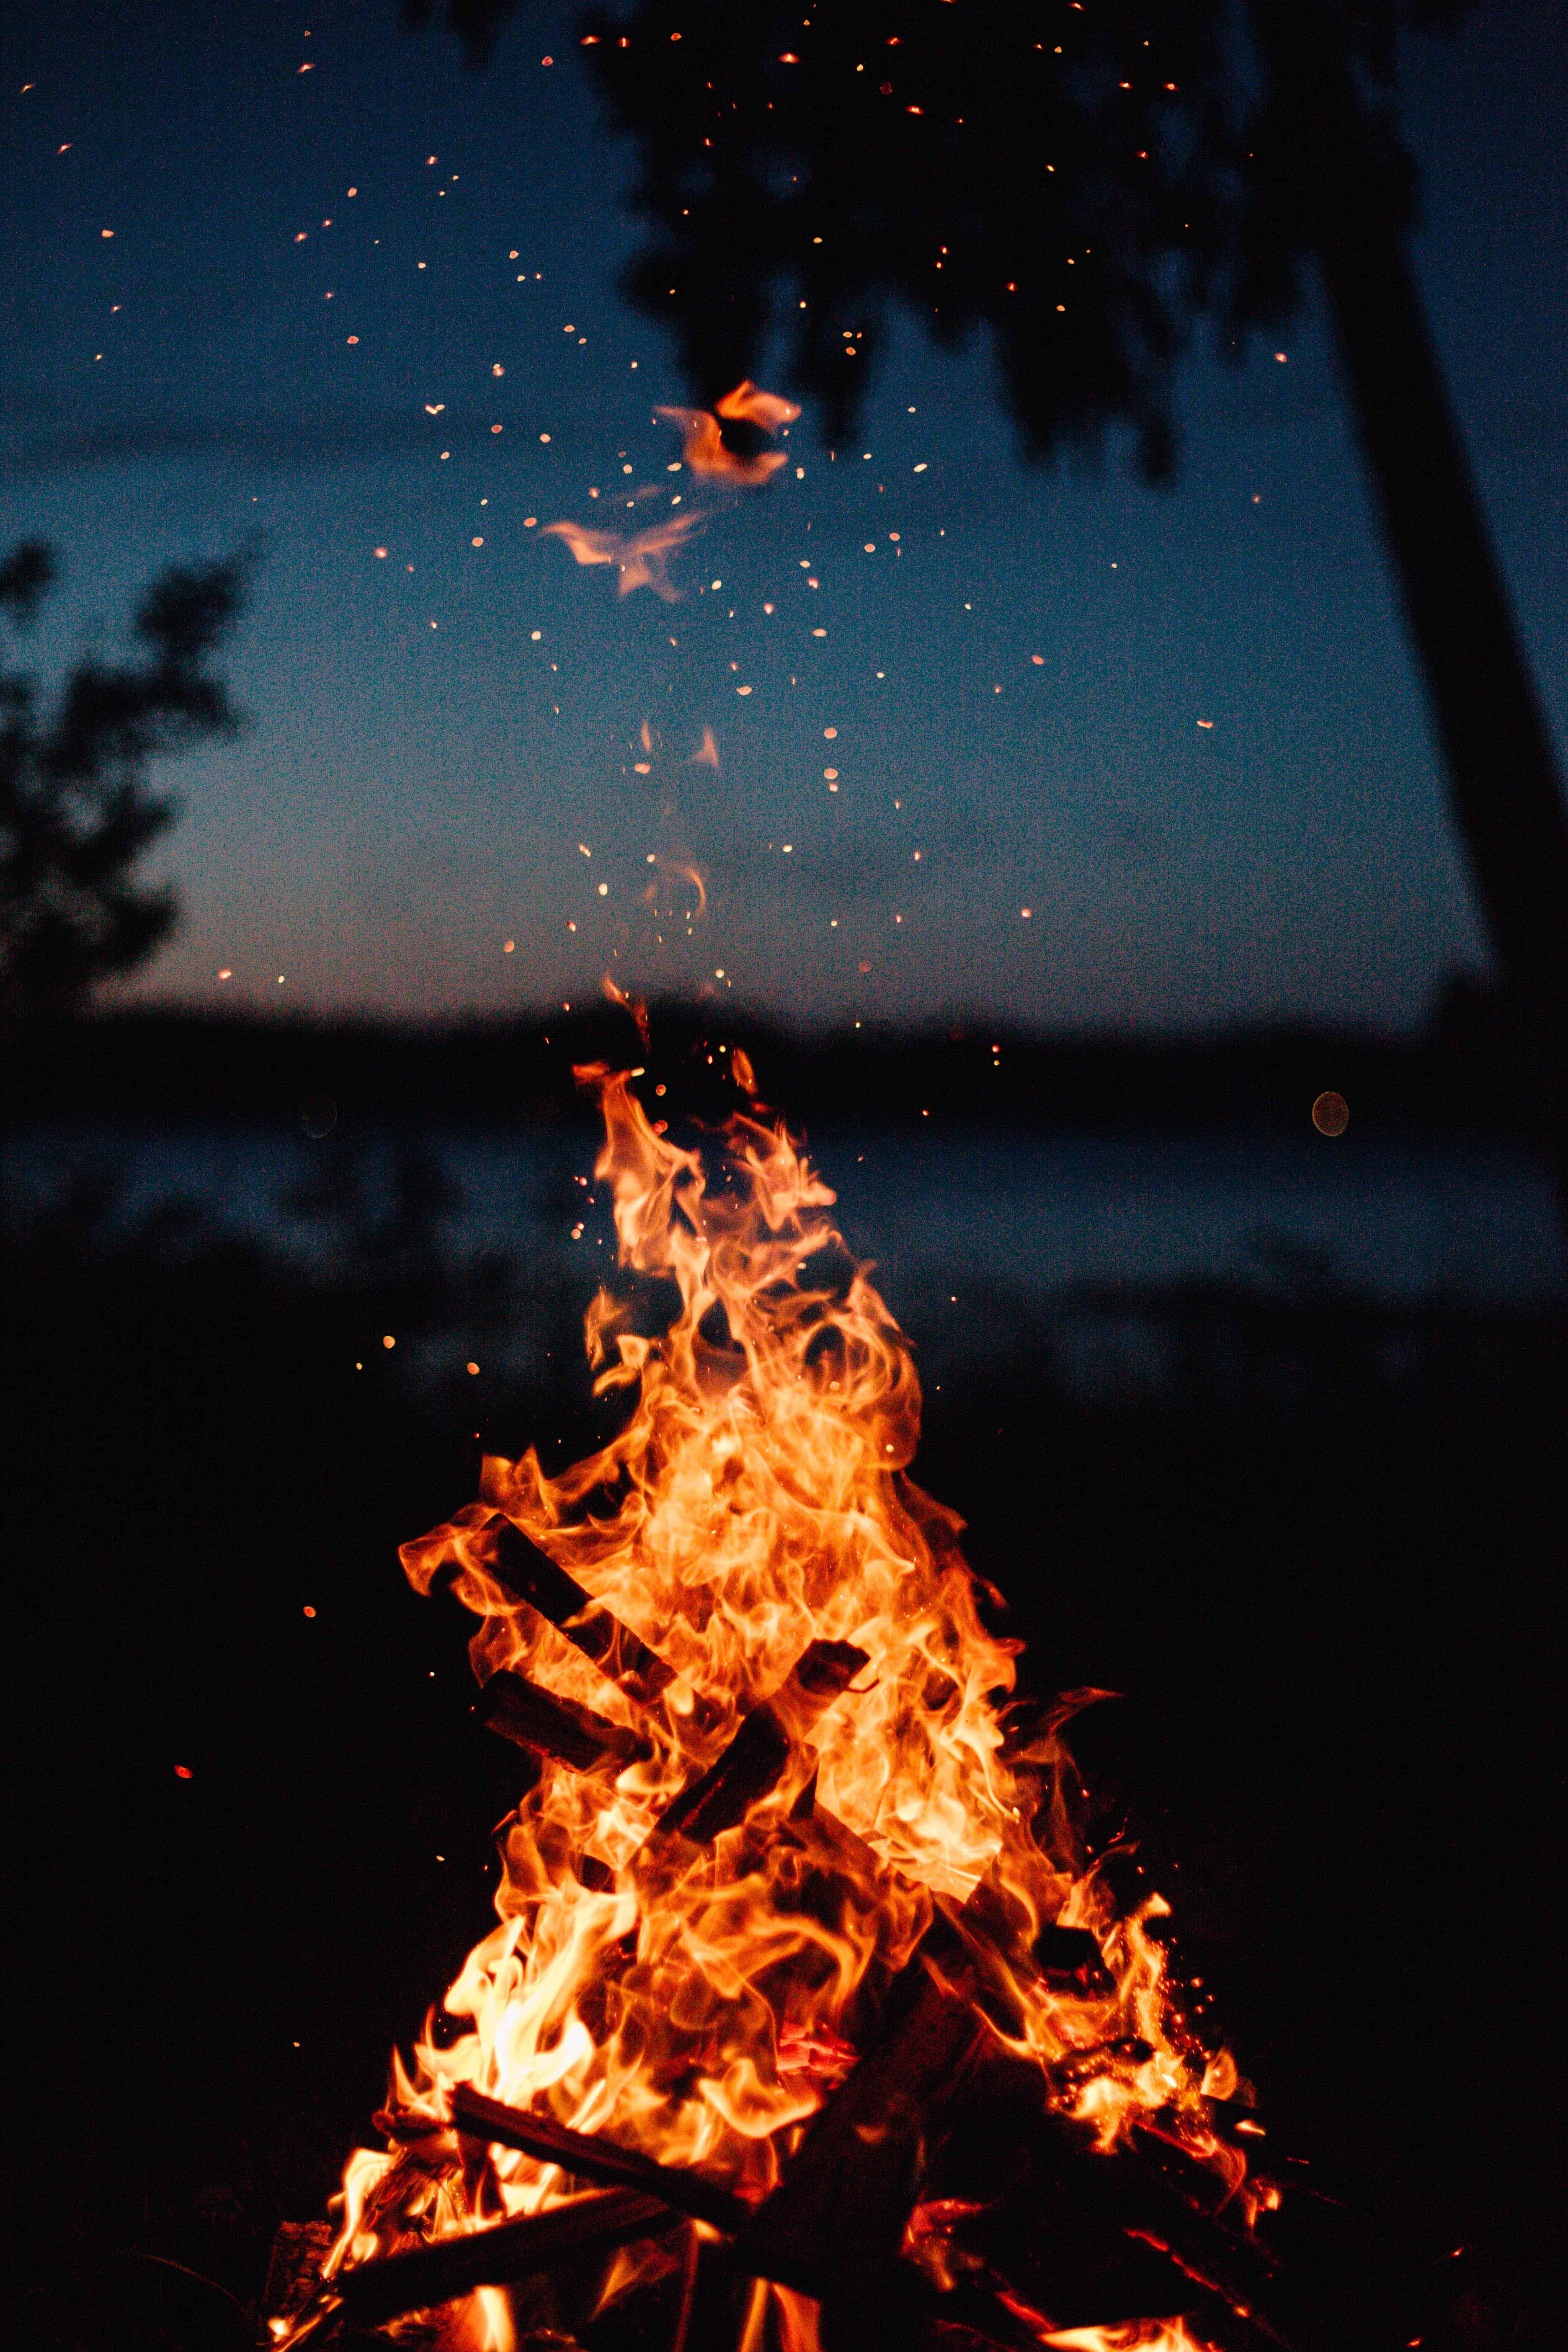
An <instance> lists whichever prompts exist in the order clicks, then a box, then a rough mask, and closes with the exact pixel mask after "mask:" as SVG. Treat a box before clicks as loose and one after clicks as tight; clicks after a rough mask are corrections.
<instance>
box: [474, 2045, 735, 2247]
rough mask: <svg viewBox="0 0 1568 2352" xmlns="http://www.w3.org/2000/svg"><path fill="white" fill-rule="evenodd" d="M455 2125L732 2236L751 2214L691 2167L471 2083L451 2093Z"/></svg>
mask: <svg viewBox="0 0 1568 2352" xmlns="http://www.w3.org/2000/svg"><path fill="white" fill-rule="evenodd" d="M451 2107H452V2121H453V2123H454V2124H455V2125H456V2126H457V2128H458V2131H460V2132H465V2133H467V2134H468V2136H469V2137H472V2138H474V2139H482V2140H485V2141H486V2142H488V2143H489V2144H490V2145H492V2146H495V2147H515V2148H521V2151H522V2153H523V2154H524V2155H525V2156H532V2157H537V2158H539V2159H540V2161H541V2162H542V2163H545V2164H558V2165H559V2166H560V2167H561V2168H562V2170H563V2172H571V2173H574V2174H575V2175H576V2176H577V2178H578V2179H580V2180H594V2181H597V2182H599V2183H600V2184H601V2185H602V2186H604V2187H606V2188H613V2189H638V2190H640V2191H641V2192H642V2193H643V2194H644V2195H646V2196H649V2197H658V2198H659V2199H661V2200H662V2201H663V2202H664V2203H665V2204H666V2205H667V2206H668V2208H669V2210H671V2212H674V2213H684V2214H686V2215H687V2217H688V2218H689V2220H691V2221H706V2222H708V2223H709V2224H710V2226H711V2227H712V2228H713V2229H715V2230H722V2231H724V2232H725V2233H726V2234H727V2235H729V2236H731V2237H732V2236H733V2235H734V2233H735V2231H737V2230H738V2229H739V2228H740V2226H741V2224H742V2221H745V2219H746V2217H747V2215H748V2214H749V2213H750V2212H751V2210H752V2209H751V2207H750V2206H749V2205H747V2204H746V2203H745V2201H744V2200H743V2199H742V2198H739V2197H734V2196H731V2193H730V2191H729V2190H728V2189H723V2188H721V2187H720V2186H719V2184H718V2183H717V2182H716V2181H712V2180H707V2179H704V2178H703V2177H702V2175H701V2174H700V2172H693V2171H692V2170H691V2169H690V2168H689V2167H688V2166H684V2165H675V2164H658V2163H657V2162H656V2161H655V2159H654V2158H652V2157H650V2156H642V2155H640V2154H639V2153H638V2152H637V2149H635V2148H629V2147H616V2143H615V2142H614V2140H606V2139H597V2138H595V2137H594V2136H593V2135H592V2134H591V2133H588V2132H579V2131H573V2130H571V2129H570V2128H569V2126H567V2125H565V2124H558V2123H557V2122H556V2121H555V2118H554V2117H553V2116H538V2115H523V2114H521V2113H520V2112H519V2110H518V2109H517V2108H516V2107H509V2106H506V2105H503V2103H502V2102H501V2101H500V2099H487V2098H486V2097H485V2096H484V2095H483V2093H482V2092H479V2091H476V2090H474V2089H472V2088H471V2087H470V2085H469V2084H467V2083H459V2084H458V2086H457V2088H456V2089H455V2090H454V2092H453V2093H452V2098H451Z"/></svg>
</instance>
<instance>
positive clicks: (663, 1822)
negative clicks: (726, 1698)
mask: <svg viewBox="0 0 1568 2352" xmlns="http://www.w3.org/2000/svg"><path fill="white" fill-rule="evenodd" d="M869 1663H870V1662H869V1659H868V1656H867V1654H866V1652H865V1651H864V1650H858V1649H857V1648H856V1647H855V1645H854V1643H852V1642H813V1643H811V1645H810V1647H809V1648H808V1649H807V1650H805V1651H804V1652H803V1653H802V1654H801V1656H800V1658H799V1659H798V1660H797V1661H796V1663H795V1669H794V1671H793V1673H792V1674H791V1675H790V1676H789V1678H788V1680H787V1681H786V1682H785V1683H784V1685H782V1686H781V1687H780V1688H779V1689H778V1690H776V1691H775V1692H774V1693H773V1696H772V1697H771V1698H767V1699H764V1700H763V1702H762V1704H761V1706H754V1707H753V1708H752V1711H751V1713H750V1714H749V1715H748V1716H747V1717H745V1719H744V1720H743V1722H742V1725H741V1727H740V1729H739V1730H738V1731H737V1732H736V1734H735V1736H734V1738H732V1739H731V1742H730V1745H729V1746H728V1748H726V1749H725V1750H724V1753H723V1754H722V1755H721V1757H719V1758H718V1759H716V1760H715V1761H714V1762H713V1763H712V1764H710V1766H709V1768H708V1769H707V1770H706V1771H705V1772H703V1773H701V1774H700V1775H699V1777H698V1778H697V1779H696V1780H693V1781H692V1782H691V1783H690V1784H689V1787H687V1788H685V1789H683V1790H681V1792H680V1794H679V1797H677V1798H676V1799H675V1800H674V1801H673V1802H672V1803H670V1804H669V1805H668V1806H667V1807H666V1808H665V1810H664V1811H663V1812H662V1813H661V1814H660V1816H659V1818H658V1822H656V1823H655V1826H654V1832H653V1834H654V1835H655V1837H659V1838H664V1837H673V1836H676V1835H677V1834H679V1835H680V1836H682V1837H687V1838H689V1839H690V1840H691V1841H692V1843H694V1844H696V1845H710V1844H711V1843H712V1842H713V1840H714V1839H715V1838H716V1837H720V1836H721V1835H722V1834H723V1832H725V1831H726V1830H729V1829H733V1828H734V1826H735V1824H736V1822H741V1821H743V1820H744V1819H745V1817H746V1814H747V1813H748V1812H749V1811H751V1808H752V1806H753V1805H754V1804H756V1803H757V1802H758V1801H759V1800H760V1799H761V1798H763V1797H765V1796H766V1795H767V1794H768V1793H769V1791H770V1790H773V1789H775V1788H776V1787H777V1786H778V1783H779V1782H780V1780H782V1779H783V1778H784V1771H785V1769H786V1767H787V1765H788V1763H789V1759H790V1757H791V1755H792V1753H793V1752H794V1749H795V1746H796V1744H797V1743H798V1741H799V1740H800V1739H801V1738H804V1736H805V1733H806V1732H807V1731H809V1730H810V1728H811V1727H812V1725H813V1724H814V1723H815V1722H816V1720H817V1718H818V1717H819V1716H821V1715H822V1714H823V1713H824V1712H825V1711H826V1708H828V1707H829V1706H832V1704H833V1702H834V1700H835V1699H836V1698H837V1697H838V1696H839V1694H840V1693H841V1692H842V1691H845V1690H847V1688H848V1686H849V1685H850V1684H851V1683H852V1682H853V1681H854V1679H855V1677H856V1675H858V1673H859V1672H860V1669H861V1667H862V1666H865V1665H868V1664H869Z"/></svg>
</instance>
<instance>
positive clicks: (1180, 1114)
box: [5, 981, 1529, 1137]
mask: <svg viewBox="0 0 1568 2352" xmlns="http://www.w3.org/2000/svg"><path fill="white" fill-rule="evenodd" d="M650 1037H651V1044H650V1046H649V1047H647V1048H644V1047H643V1046H642V1045H641V1043H640V1041H639V1039H638V1037H637V1032H636V1031H635V1029H634V1028H633V1026H632V1024H631V1022H630V1021H629V1020H628V1018H627V1016H626V1014H625V1013H622V1012H620V1011H618V1010H617V1009H616V1007H614V1006H611V1005H609V1004H600V1005H595V1006H594V1007H592V1008H590V1009H588V1010H586V1011H584V1012H581V1013H571V1014H567V1013H563V1014H561V1015H560V1016H559V1017H558V1018H553V1019H546V1018H540V1017H535V1016H527V1017H522V1018H519V1019H517V1020H508V1021H496V1020H479V1019H470V1020H463V1021H454V1022H451V1023H447V1024H426V1025H419V1026H415V1025H412V1024H394V1023H390V1022H373V1021H369V1020H353V1021H342V1022H328V1021H319V1020H312V1019H309V1018H278V1017H269V1016H262V1015H254V1014H244V1013H195V1012H184V1011H174V1010H166V1009H158V1008H152V1009H148V1010H135V1011H130V1012H122V1013H107V1014H101V1015H100V1016H98V1017H96V1018H94V1019H92V1020H89V1021H83V1022H80V1023H77V1024H69V1025H62V1026H60V1027H58V1028H43V1029H36V1030H30V1031H27V1032H24V1033H19V1034H13V1035H12V1036H11V1037H9V1038H8V1039H7V1040H6V1041H5V1066H6V1082H5V1091H6V1095H7V1097H8V1110H9V1116H10V1117H11V1118H12V1119H13V1120H16V1119H39V1118H43V1119H58V1118H149V1119H163V1120H167V1119H176V1120H178V1119H184V1118H201V1119H203V1120H206V1121H210V1120H218V1121H225V1120H233V1119H253V1118H286V1119H289V1120H290V1121H292V1120H293V1119H295V1118H298V1117H299V1116H300V1107H301V1104H302V1103H304V1102H306V1101H307V1100H310V1099H311V1098H315V1097H329V1098H330V1099H331V1103H332V1104H333V1106H334V1107H335V1108H336V1110H337V1111H338V1112H339V1113H340V1114H351V1113H352V1114H353V1116H355V1117H356V1118H376V1119H384V1120H390V1121H394V1122H398V1123H401V1122H403V1121H409V1122H416V1123H417V1122H426V1121H435V1122H440V1123H444V1124H459V1125H463V1126H468V1127H479V1128H486V1129H508V1128H514V1127H520V1126H532V1125H538V1124H541V1123H553V1122H554V1121H557V1120H560V1119H563V1118H570V1119H576V1118H582V1119H583V1120H584V1124H586V1125H591V1124H593V1120H592V1115H591V1113H590V1111H589V1110H588V1108H587V1106H586V1105H585V1104H584V1102H583V1099H582V1097H581V1095H580V1093H579V1091H578V1089H577V1087H575V1085H574V1080H573V1076H572V1071H573V1067H574V1065H579V1064H582V1063H585V1062H594V1061H608V1062H612V1063H615V1064H618V1065H620V1066H626V1065H627V1064H635V1063H637V1062H639V1061H643V1062H647V1065H648V1066H649V1068H650V1072H651V1071H652V1070H654V1069H655V1067H656V1066H657V1069H658V1071H659V1072H662V1073H663V1074H664V1075H666V1076H669V1077H671V1078H672V1079H673V1078H675V1077H676V1076H679V1077H680V1079H681V1081H682V1084H681V1088H680V1091H681V1094H682V1096H683V1097H687V1098H688V1099H689V1097H690V1095H691V1093H692V1091H693V1089H692V1087H691V1080H692V1079H693V1077H695V1076H699V1074H701V1075H702V1077H703V1081H704V1083H703V1084H702V1085H701V1086H700V1087H698V1089H697V1091H698V1092H705V1091H709V1090H710V1089H711V1088H712V1082H711V1081H708V1080H706V1076H705V1072H704V1071H703V1065H704V1064H705V1063H706V1058H707V1055H709V1054H710V1053H714V1054H715V1068H716V1070H721V1068H722V1064H723V1060H724V1057H723V1056H722V1055H720V1054H719V1053H718V1051H717V1049H720V1048H727V1047H729V1046H731V1045H741V1046H743V1047H744V1048H745V1050H746V1052H747V1054H748V1055H750V1057H751V1060H752V1065H753V1066H754V1068H755V1071H756V1075H757V1082H758V1085H759V1087H761V1089H762V1092H763V1096H764V1097H766V1099H767V1100H768V1102H769V1103H770V1104H773V1105H774V1106H776V1108H778V1110H780V1111H781V1112H783V1114H784V1116H785V1117H786V1118H788V1120H789V1121H790V1122H791V1124H792V1125H801V1124H805V1125H809V1124H810V1123H811V1122H812V1121H814V1120H817V1119H822V1120H841V1119H843V1118H846V1117H850V1118H866V1117H868V1116H869V1117H871V1118H874V1119H875V1121H876V1123H877V1124H878V1125H879V1126H881V1127H884V1128H886V1127H901V1126H906V1125H913V1124H914V1123H916V1122H918V1121H919V1120H921V1118H928V1117H929V1118H933V1119H942V1120H947V1119H952V1120H955V1121H959V1122H961V1123H963V1125H964V1126H966V1127H969V1128H987V1129H996V1128H1004V1129H1019V1128H1022V1129H1058V1130H1061V1129H1097V1130H1101V1131H1104V1130H1108V1129H1119V1128H1120V1129H1130V1128H1144V1127H1161V1128H1170V1127H1185V1128H1208V1129H1215V1128H1220V1129H1227V1128H1228V1129H1235V1128H1241V1129H1252V1130H1256V1131H1268V1130H1270V1129H1300V1128H1301V1127H1302V1126H1304V1125H1305V1123H1306V1122H1307V1120H1308V1119H1309V1118H1310V1110H1311V1105H1312V1103H1313V1101H1314V1099H1315V1098H1316V1097H1317V1096H1318V1095H1319V1094H1321V1093H1322V1092H1323V1091H1324V1090H1326V1089H1328V1088H1332V1089H1334V1090H1335V1091H1337V1092H1338V1093H1340V1094H1342V1095H1343V1096H1344V1097H1345V1098H1346V1101H1347V1102H1348V1104H1349V1106H1350V1110H1351V1118H1352V1122H1353V1123H1354V1124H1355V1125H1356V1126H1357V1127H1361V1126H1363V1125H1371V1126H1373V1127H1375V1128H1377V1129H1380V1130H1384V1131H1388V1130H1393V1129H1404V1130H1416V1131H1425V1132H1442V1133H1481V1134H1489V1135H1507V1136H1510V1137H1520V1136H1527V1135H1528V1132H1529V1120H1528V1115H1527V1112H1526V1109H1525V1105H1524V1094H1523V1088H1522V1087H1521V1081H1520V1078H1519V1076H1518V1073H1517V1070H1516V1067H1515V1063H1514V1056H1513V1053H1512V1048H1511V1043H1510V1036H1509V1033H1508V1030H1507V1027H1506V1024H1505V1023H1504V1020H1503V1017H1502V1015H1501V1013H1500V1009H1499V1007H1498V1006H1497V1004H1496V1002H1495V1000H1494V999H1493V998H1492V996H1491V995H1490V993H1489V992H1488V991H1486V990H1485V989H1483V988H1482V987H1481V986H1480V985H1479V983H1472V982H1466V981H1455V982H1450V983H1449V985H1448V987H1447V990H1446V991H1445V992H1444V993H1443V994H1442V996H1441V997H1440V998H1439V1000H1438V1003H1437V1004H1436V1009H1435V1012H1434V1014H1433V1017H1432V1019H1431V1020H1430V1021H1429V1022H1428V1024H1426V1028H1425V1029H1424V1030H1422V1031H1420V1032H1417V1033H1415V1034H1411V1035H1409V1036H1405V1037H1396V1036H1390V1035H1386V1034H1378V1033H1377V1032H1375V1031H1373V1030H1370V1029H1357V1028H1348V1027H1347V1028H1331V1027H1326V1026H1321V1027H1315V1026H1311V1025H1309V1024H1286V1023H1268V1024H1265V1023H1258V1024H1246V1025H1238V1026H1236V1027H1231V1028H1223V1029H1221V1028H1215V1029H1211V1030H1205V1031H1185V1032H1171V1033H1164V1034H1158V1033H1148V1034H1124V1033H1089V1032H1071V1033H1056V1034H1048V1033H1047V1034H1030V1033H1028V1032H1025V1031H1022V1030H1017V1029H1014V1030H1008V1029H1004V1028H999V1027H995V1026H977V1025H974V1024H942V1025H939V1024H931V1025H929V1026H926V1027H923V1028H920V1029H907V1030H894V1029H889V1028H870V1027H867V1028H864V1029H860V1030H856V1029H854V1028H849V1029H837V1030H829V1031H818V1032H807V1031H791V1030H788V1029H785V1028H784V1027H782V1026H779V1025H776V1024H767V1023H765V1022H763V1021H760V1020H757V1019H754V1018H750V1017H747V1016H745V1015H744V1014H736V1013H729V1012H725V1013H721V1014H719V1013H714V1012H713V1011H712V1010H711V1009H705V1008H703V1007H701V1006H697V1005H692V1004H689V1003H671V1004H666V1005H660V1006H656V1007H655V1008H653V1013H652V1022H651V1030H650ZM998 1048H999V1049H1000V1050H999V1051H998V1050H997V1049H998ZM736 1099H737V1097H736V1095H735V1093H734V1090H733V1089H732V1088H731V1087H729V1086H728V1085H725V1086H724V1087H722V1091H721V1092H719V1091H717V1090H714V1091H712V1107H713V1108H714V1109H715V1111H717V1110H718V1109H719V1108H721V1107H733V1106H734V1105H735V1103H736Z"/></svg>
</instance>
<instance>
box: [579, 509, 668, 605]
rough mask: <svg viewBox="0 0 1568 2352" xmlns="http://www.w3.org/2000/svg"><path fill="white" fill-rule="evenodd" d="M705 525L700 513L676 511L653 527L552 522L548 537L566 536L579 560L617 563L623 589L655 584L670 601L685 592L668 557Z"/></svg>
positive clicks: (624, 592) (655, 589)
mask: <svg viewBox="0 0 1568 2352" xmlns="http://www.w3.org/2000/svg"><path fill="white" fill-rule="evenodd" d="M700 527H701V518H700V516H699V515H694V514H689V515H674V516H672V517H671V519H670V520H669V521H668V522H661V523H656V524H655V525H654V527H653V529H652V530H638V531H633V532H632V533H631V534H630V535H629V536H626V535H624V534H623V533H622V532H620V531H616V530H585V529H584V526H583V524H581V523H576V522H549V523H546V524H545V526H544V531H543V536H544V537H545V538H546V539H563V540H564V541H565V542H566V544H567V546H568V547H569V548H570V549H571V551H572V552H573V554H574V556H575V557H576V559H577V561H578V562H579V563H613V564H615V565H616V568H617V570H618V571H619V572H620V575H621V577H620V592H619V593H621V594H622V595H623V596H629V595H630V594H631V593H632V591H633V590H634V589H635V588H651V589H652V590H653V593H654V594H655V595H656V596H662V597H663V599H664V601H665V603H666V604H679V601H680V594H681V592H680V590H679V588H677V587H676V585H675V583H674V582H673V581H672V580H671V579H670V576H669V571H668V562H667V559H668V556H669V555H670V554H671V553H672V552H673V551H674V550H675V549H676V548H678V547H679V546H681V545H683V543H684V542H685V541H687V540H688V539H689V538H690V537H691V535H692V533H693V532H694V531H696V530H700Z"/></svg>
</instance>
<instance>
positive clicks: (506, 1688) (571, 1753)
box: [474, 1669, 653, 1772]
mask: <svg viewBox="0 0 1568 2352" xmlns="http://www.w3.org/2000/svg"><path fill="white" fill-rule="evenodd" d="M474 1712H475V1714H476V1715H477V1716H478V1717H479V1720H480V1722H481V1723H483V1724H484V1725H486V1726H487V1727H488V1728H489V1730H491V1731H495V1732H499V1733H500V1737H501V1738H503V1739H510V1740H513V1741H515V1742H516V1744H517V1746H518V1747H519V1748H531V1750H532V1752H533V1753H534V1754H535V1755H536V1756H552V1757H554V1758H555V1759H557V1761H558V1762H560V1763H562V1764H565V1765H569V1766H570V1767H571V1769H572V1770H573V1771H574V1772H593V1771H596V1770H597V1769H599V1768H600V1766H602V1765H604V1764H606V1763H614V1764H615V1765H616V1766H617V1768H618V1767H619V1766H621V1765H623V1764H630V1763H635V1762H636V1761H637V1759H639V1758H641V1757H644V1756H648V1755H651V1754H652V1752H653V1750H652V1745H651V1742H649V1741H648V1740H647V1739H645V1738H643V1737H642V1735H641V1734H640V1733H639V1732H636V1731H628V1730H627V1729H626V1727H625V1725H623V1724H619V1723H610V1722H607V1721H606V1720H605V1717H603V1716H602V1715H595V1714H594V1713H593V1711H592V1709H591V1708H588V1707H585V1706H577V1705H575V1704H574V1701H573V1700H571V1699H565V1698H557V1697H556V1696H555V1694H554V1693H553V1692H552V1691H547V1690H541V1688H540V1687H539V1685H538V1684H537V1683H531V1682H530V1681H529V1680H528V1677H527V1676H526V1675H519V1674H514V1673H512V1672H510V1670H506V1669H503V1671H502V1672H501V1673H500V1674H497V1675H491V1676H490V1679H489V1682H488V1683H487V1684H486V1685H485V1686H484V1688H483V1690H482V1691H481V1692H480V1693H479V1697H478V1699H477V1700H476V1701H475V1703H474Z"/></svg>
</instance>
